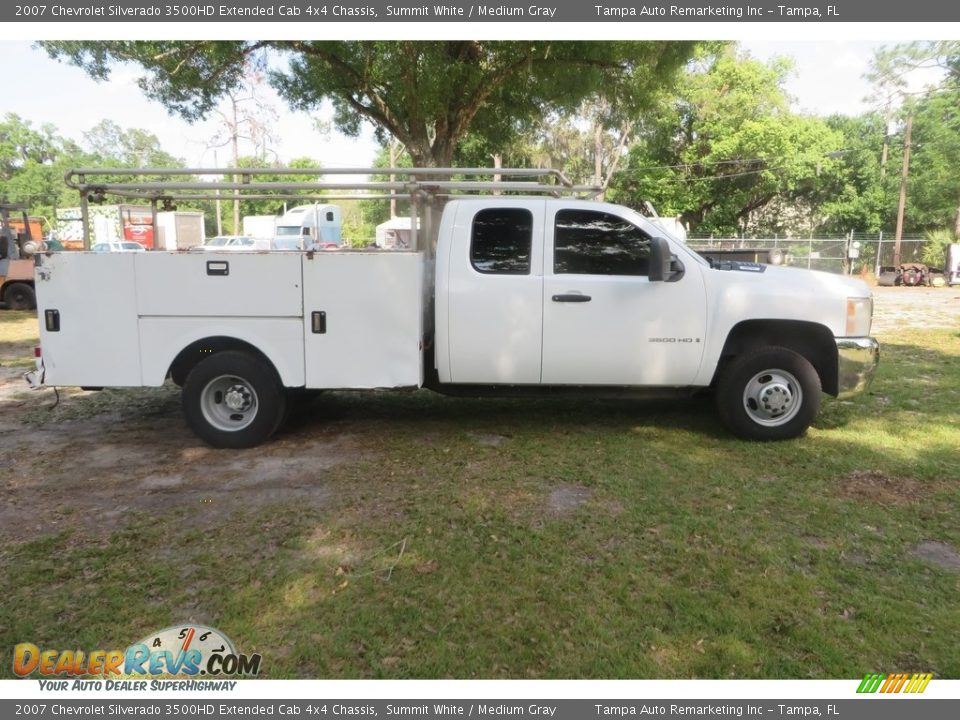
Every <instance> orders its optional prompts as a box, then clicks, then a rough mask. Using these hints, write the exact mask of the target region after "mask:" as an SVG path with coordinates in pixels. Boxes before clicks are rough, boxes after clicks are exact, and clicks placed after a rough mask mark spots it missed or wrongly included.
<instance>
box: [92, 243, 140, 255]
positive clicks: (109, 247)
mask: <svg viewBox="0 0 960 720" xmlns="http://www.w3.org/2000/svg"><path fill="white" fill-rule="evenodd" d="M90 249H91V250H93V251H94V252H98V253H99V252H146V250H147V249H146V248H145V247H144V246H143V245H141V244H140V243H138V242H134V241H132V240H124V241H123V242H101V243H97V244H96V245H94V246H93V247H92V248H90Z"/></svg>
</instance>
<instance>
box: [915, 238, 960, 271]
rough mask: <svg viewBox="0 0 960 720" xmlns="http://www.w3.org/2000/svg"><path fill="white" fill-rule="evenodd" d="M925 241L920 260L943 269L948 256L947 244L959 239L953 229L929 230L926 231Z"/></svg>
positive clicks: (929, 265)
mask: <svg viewBox="0 0 960 720" xmlns="http://www.w3.org/2000/svg"><path fill="white" fill-rule="evenodd" d="M924 238H925V240H926V241H925V242H924V244H923V250H922V251H921V252H920V260H921V262H923V264H924V265H926V266H927V267H931V268H937V269H940V270H942V269H943V265H944V261H945V258H946V251H947V245H949V244H950V243H954V242H956V241H957V239H956V237H955V236H954V234H953V232H952V231H951V230H948V229H946V228H943V229H940V230H928V231H927V232H926V233H924Z"/></svg>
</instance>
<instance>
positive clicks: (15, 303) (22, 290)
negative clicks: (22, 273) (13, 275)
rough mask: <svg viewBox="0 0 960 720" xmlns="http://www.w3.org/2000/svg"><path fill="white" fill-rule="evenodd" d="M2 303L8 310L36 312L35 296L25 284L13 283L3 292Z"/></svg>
mask: <svg viewBox="0 0 960 720" xmlns="http://www.w3.org/2000/svg"><path fill="white" fill-rule="evenodd" d="M3 301H4V302H5V303H6V304H7V307H8V308H9V309H10V310H36V309H37V294H36V293H35V292H34V291H33V288H32V287H30V286H29V285H28V284H27V283H22V282H15V283H10V284H9V285H7V288H6V290H4V291H3Z"/></svg>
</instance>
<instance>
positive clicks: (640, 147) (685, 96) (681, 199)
mask: <svg viewBox="0 0 960 720" xmlns="http://www.w3.org/2000/svg"><path fill="white" fill-rule="evenodd" d="M789 70H790V64H789V62H788V61H786V60H783V59H778V60H774V61H772V62H770V63H762V62H759V61H756V60H753V59H751V58H749V57H745V56H741V55H738V54H737V52H736V50H735V49H734V48H732V47H722V48H713V49H711V50H710V51H709V52H703V53H701V54H700V55H699V56H698V58H697V60H696V62H695V63H692V64H691V65H690V66H689V68H688V71H687V74H686V75H685V77H684V78H683V79H682V81H680V82H679V83H678V88H679V89H678V92H677V94H676V97H675V98H674V99H673V101H672V102H666V103H663V104H661V105H660V106H659V107H658V109H657V110H656V111H655V112H653V113H650V114H649V115H648V116H646V117H645V118H644V120H643V122H642V124H641V126H640V127H639V128H638V130H637V134H638V138H639V139H638V141H637V142H635V143H634V144H633V146H632V147H631V148H630V154H629V157H628V159H627V162H626V164H625V166H624V168H623V171H622V172H620V173H619V174H618V175H617V176H616V178H615V181H614V187H613V195H614V197H615V198H616V199H617V200H618V201H620V202H624V203H626V204H630V205H634V206H641V205H642V202H643V201H644V200H650V201H652V202H653V203H654V204H655V205H656V206H657V208H658V211H659V213H660V214H661V215H679V216H680V217H681V218H682V220H683V221H684V222H685V223H687V224H688V225H689V226H690V227H691V229H693V230H699V231H710V232H724V233H728V232H739V231H742V230H744V229H746V228H748V227H751V228H758V229H763V230H768V231H781V232H782V231H783V230H784V229H787V226H788V225H789V224H804V225H806V224H808V223H809V210H808V209H807V208H805V204H804V203H803V202H802V199H803V198H804V197H805V196H806V195H808V194H809V193H811V192H812V191H813V190H814V189H815V187H816V185H817V182H818V177H819V174H820V173H822V172H824V171H825V170H829V169H830V168H831V167H832V165H833V163H834V160H833V158H831V157H829V156H828V153H832V152H836V151H837V150H839V149H840V148H842V143H843V138H842V135H841V134H840V133H839V132H837V131H835V130H833V129H831V128H830V127H829V126H828V125H827V124H826V123H825V122H824V121H823V120H821V119H820V118H816V117H812V116H804V115H798V114H795V113H793V112H791V110H790V102H789V98H788V97H787V95H786V93H785V92H784V90H783V83H784V81H785V79H786V76H787V73H788V71H789ZM775 201H778V202H779V201H783V202H781V209H783V210H790V211H792V214H791V215H788V216H786V217H785V218H779V217H764V218H763V219H762V220H761V219H760V218H759V216H760V215H761V211H763V210H764V209H766V208H768V206H770V205H771V203H774V202H775Z"/></svg>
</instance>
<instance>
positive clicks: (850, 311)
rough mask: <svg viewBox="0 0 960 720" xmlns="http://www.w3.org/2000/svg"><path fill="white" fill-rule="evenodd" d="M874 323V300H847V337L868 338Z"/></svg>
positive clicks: (859, 298) (868, 298)
mask: <svg viewBox="0 0 960 720" xmlns="http://www.w3.org/2000/svg"><path fill="white" fill-rule="evenodd" d="M872 321H873V298H872V297H865V298H864V297H858V298H847V334H846V336H847V337H866V336H867V335H869V334H870V323H871V322H872Z"/></svg>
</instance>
